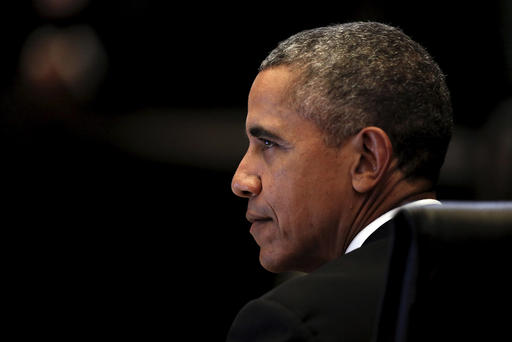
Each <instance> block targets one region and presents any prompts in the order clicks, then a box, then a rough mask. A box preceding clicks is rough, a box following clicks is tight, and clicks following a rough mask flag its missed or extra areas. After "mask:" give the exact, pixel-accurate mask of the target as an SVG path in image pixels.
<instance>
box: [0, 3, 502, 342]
mask: <svg viewBox="0 0 512 342" xmlns="http://www.w3.org/2000/svg"><path fill="white" fill-rule="evenodd" d="M12 3H13V2H10V3H9V4H2V5H1V7H0V15H1V21H0V22H1V32H2V37H1V38H2V40H1V44H2V50H1V51H2V53H1V59H0V61H1V64H0V72H1V75H2V77H1V78H0V87H1V88H0V91H1V94H0V95H1V98H0V100H1V102H0V105H1V110H2V112H1V115H2V116H1V119H0V120H1V121H0V123H1V134H2V135H1V143H2V147H1V150H2V188H3V191H2V197H3V199H4V201H3V202H4V204H3V205H2V211H1V212H2V214H3V217H4V220H3V224H2V226H3V231H4V232H5V235H6V238H5V239H4V241H5V243H6V245H7V246H6V247H8V248H6V249H5V251H6V255H7V258H6V261H7V269H9V270H11V271H12V272H10V273H8V275H6V277H5V281H6V282H7V283H8V284H9V285H11V288H12V291H9V292H8V294H7V295H8V298H9V299H10V300H12V302H13V304H14V305H13V307H12V314H11V315H10V317H11V319H12V323H13V326H14V327H16V329H17V331H18V334H19V335H20V336H23V335H25V334H34V333H35V334H40V335H41V336H43V335H44V336H54V337H59V336H60V337H66V338H67V337H71V336H73V337H79V336H89V337H92V336H94V337H96V336H112V337H114V336H116V337H117V336H123V337H131V336H139V337H146V338H147V337H150V336H162V337H164V338H173V337H175V336H176V335H177V334H180V336H183V335H181V334H186V335H185V336H188V337H187V338H186V339H187V340H194V338H196V337H197V339H199V338H205V337H207V338H208V339H209V340H213V341H215V340H223V339H224V336H225V334H226V332H227V329H228V328H229V325H230V324H231V321H232V319H233V318H234V316H235V314H236V312H237V311H238V310H239V309H240V307H241V306H242V305H243V304H244V303H245V302H247V301H248V300H250V299H251V298H254V297H256V296H258V295H260V294H262V293H264V292H265V291H267V290H268V289H269V288H271V287H272V286H274V284H275V283H276V281H279V279H278V278H277V277H276V276H274V275H272V274H270V273H268V272H266V271H264V270H263V269H262V268H261V267H260V266H259V264H258V260H257V255H258V249H257V246H256V245H255V243H254V242H253V241H252V238H251V237H250V235H249V233H248V228H249V225H248V224H247V222H246V221H245V219H244V214H245V205H246V204H245V201H244V200H241V199H237V198H235V196H233V195H232V194H231V192H230V181H231V176H232V173H233V172H234V170H235V168H236V165H237V163H238V161H239V160H240V158H241V156H242V154H243V152H244V149H245V147H246V142H245V139H244V133H243V129H244V128H243V127H244V119H245V107H246V100H247V94H248V91H249V88H250V85H251V83H252V80H253V78H254V77H255V75H256V74H257V68H258V66H259V63H260V62H261V60H262V59H263V58H264V57H265V56H266V55H267V53H268V52H270V50H271V49H272V48H273V47H275V45H276V44H277V43H278V42H279V41H281V40H283V39H285V38H287V37H288V36H290V35H291V34H293V33H296V32H298V31H300V30H303V29H308V28H313V27H317V26H322V25H328V24H333V23H341V22H347V21H355V20H376V21H381V22H384V23H387V24H391V25H395V26H398V27H400V28H401V29H403V30H404V31H405V32H406V33H407V34H409V35H410V36H411V37H412V38H413V39H415V40H417V41H418V42H420V43H421V44H423V45H424V46H425V47H426V48H427V50H428V51H429V52H430V53H431V54H432V55H433V57H434V59H435V60H437V61H438V63H439V64H440V66H441V68H442V69H443V71H444V72H445V74H447V81H448V85H449V88H450V89H451V92H452V99H453V105H454V113H455V120H456V131H455V135H454V139H453V142H452V145H451V147H450V151H449V154H448V157H447V162H446V165H445V168H444V170H443V173H442V176H441V182H440V189H439V195H440V198H441V199H442V200H511V199H512V192H511V189H512V185H511V181H510V180H509V179H508V175H509V174H510V172H512V168H511V166H510V165H511V163H510V156H511V155H512V154H511V151H512V142H511V138H510V137H511V134H510V131H511V130H512V122H511V119H510V118H511V117H512V110H511V106H512V104H511V100H510V99H511V93H512V92H511V87H512V82H511V79H512V77H511V76H512V32H511V24H510V22H512V8H511V7H512V6H511V5H510V4H509V3H508V1H506V0H503V1H487V2H469V3H468V2H460V3H458V2H457V4H455V3H456V2H447V1H429V2H410V1H397V0H394V1H386V2H381V1H369V0H368V1H358V2H351V3H346V4H345V3H343V2H338V3H337V4H336V5H333V3H319V2H314V3H307V2H306V3H302V4H298V3H293V4H289V5H284V4H281V5H275V4H259V3H247V4H246V3H243V4H242V3H240V4H231V5H222V4H198V3H191V4H188V5H187V4H180V5H176V4H171V3H170V2H164V1H135V0H132V1H71V0H70V1H63V2H61V7H51V6H50V5H51V3H58V2H52V1H34V2H31V1H18V2H16V4H15V5H14V4H12ZM68 4H69V5H70V6H71V7H70V10H69V11H62V6H65V5H68ZM77 32H78V33H77ZM56 37H57V38H56ZM62 37H67V38H62ZM52 39H53V40H52ZM59 39H60V40H59ZM51 41H53V42H55V41H58V42H59V43H48V42H51ZM52 44H53V45H52ZM55 46H57V47H55ZM83 46H87V47H88V48H85V49H84V50H81V48H82V47H83ZM90 51H94V53H91V56H92V57H90V58H89V59H85V62H84V61H82V59H81V57H83V56H89V52H90ZM73 68H78V69H76V70H78V71H76V70H75V69H73ZM80 68H82V69H80ZM73 70H75V71H73ZM84 70H85V71H84ZM6 274H7V273H6ZM11 274H12V275H11Z"/></svg>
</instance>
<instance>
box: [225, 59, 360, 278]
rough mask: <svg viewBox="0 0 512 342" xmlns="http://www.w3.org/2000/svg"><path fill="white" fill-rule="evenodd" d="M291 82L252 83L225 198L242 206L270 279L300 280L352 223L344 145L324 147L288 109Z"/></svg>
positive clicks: (281, 78)
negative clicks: (244, 140)
mask: <svg viewBox="0 0 512 342" xmlns="http://www.w3.org/2000/svg"><path fill="white" fill-rule="evenodd" d="M292 75H293V74H292V73H291V72H290V71H289V70H288V69H287V68H286V67H275V68H270V69H267V70H265V71H263V72H261V73H260V74H259V75H258V76H257V77H256V79H255V81H254V83H253V86H252V88H251V91H250V94H249V102H248V114H247V118H246V133H247V136H248V137H249V148H248V150H247V152H246V154H245V156H244V158H243V159H242V161H241V162H240V165H239V167H238V169H237V171H236V173H235V175H234V177H233V181H232V189H233V192H234V193H235V194H236V195H238V196H240V197H245V198H247V199H248V209H247V214H246V216H247V219H248V220H249V221H250V222H251V223H252V225H251V229H250V233H251V234H252V236H253V237H254V239H255V240H256V242H257V244H258V245H259V246H260V262H261V264H262V266H263V267H264V268H266V269H267V270H269V271H272V272H283V271H291V270H298V271H305V272H308V271H311V270H313V269H315V268H316V267H318V266H319V265H321V264H323V263H325V262H326V261H329V260H332V259H333V258H335V257H336V256H338V255H337V253H339V248H338V246H340V245H343V244H344V243H345V239H346V231H347V230H348V228H347V227H350V224H351V222H350V221H351V220H352V219H351V217H353V215H351V214H350V212H351V210H350V209H351V198H352V189H351V181H350V167H351V165H354V163H355V162H356V161H355V160H354V154H352V153H350V152H351V146H350V143H345V144H344V145H342V146H341V147H336V148H333V147H327V146H326V145H325V143H324V135H323V133H322V132H321V131H320V130H319V129H318V128H317V126H316V125H315V124H314V123H313V122H312V121H310V120H306V119H304V118H303V117H301V116H300V115H299V114H298V113H297V112H296V111H295V110H294V109H293V108H292V107H291V106H290V104H289V101H287V100H288V99H287V96H286V94H287V92H286V90H287V89H288V87H289V83H290V82H291V80H292ZM339 228H342V229H339Z"/></svg>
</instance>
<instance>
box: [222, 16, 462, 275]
mask: <svg viewBox="0 0 512 342" xmlns="http://www.w3.org/2000/svg"><path fill="white" fill-rule="evenodd" d="M451 126H452V119H451V106H450V100H449V94H448V90H447V88H446V85H445V83H444V77H443V75H442V73H441V71H440V70H439V68H438V66H437V65H436V64H435V62H433V61H432V59H431V57H430V56H429V55H428V54H427V53H426V52H425V50H424V49H423V48H421V47H420V46H419V45H418V44H417V43H415V42H413V41H412V40H410V38H408V37H407V36H406V35H404V34H403V33H402V32H401V31H399V30H397V29H395V28H391V27H389V26H386V25H382V24H378V23H350V24H344V25H337V26H330V27H324V28H319V29H314V30H308V31H304V32H301V33H298V34H297V35H294V36H292V37H290V38H289V39H287V40H285V41H284V42H281V43H280V44H279V46H278V47H277V48H276V49H275V50H274V51H272V52H271V53H270V55H269V56H268V57H267V58H266V59H265V60H264V61H263V63H262V65H261V68H260V73H259V74H258V76H257V77H256V79H255V81H254V84H253V86H252V88H251V92H250V94H249V103H248V115H247V121H246V130H247V135H248V137H249V141H250V145H249V149H248V151H247V153H246V155H245V157H244V159H243V160H242V161H241V163H240V166H239V168H238V170H237V172H236V173H235V176H234V178H233V183H232V188H233V191H234V192H235V194H237V195H239V196H242V197H247V198H248V199H249V205H248V212H247V217H248V219H249V221H251V222H253V225H252V227H251V233H252V234H253V236H254V238H255V239H256V242H257V243H258V244H259V245H260V247H261V251H260V261H261V263H262V265H263V266H264V267H265V268H267V269H269V270H271V271H275V272H279V271H285V270H304V271H309V270H312V269H314V268H316V267H318V266H319V265H321V264H322V263H325V262H326V261H329V260H332V259H334V258H335V257H337V256H339V255H340V254H341V253H342V252H343V248H346V246H347V244H348V243H349V242H350V240H351V239H352V238H353V237H354V236H355V234H356V233H357V232H358V231H359V230H360V228H361V223H362V222H363V221H365V219H363V218H361V216H364V215H363V214H367V215H369V216H371V213H372V212H373V213H375V212H376V211H378V209H377V208H378V207H379V205H381V206H382V207H385V206H384V205H383V203H385V202H386V201H385V200H382V199H381V198H380V197H381V196H384V195H385V193H386V191H388V190H389V189H391V185H390V184H393V188H394V189H396V190H394V193H393V194H392V195H390V196H387V197H388V198H395V200H396V201H400V200H401V199H402V200H403V199H405V197H407V196H412V195H414V188H415V186H412V185H411V186H405V187H404V186H398V183H400V182H402V181H403V182H402V183H404V182H407V183H408V184H416V183H415V182H416V181H417V180H420V183H418V184H422V186H421V189H420V188H419V187H417V189H416V190H418V191H419V190H421V191H426V190H429V189H431V188H432V187H433V185H434V184H435V182H436V180H437V177H438V173H439V169H440V167H441V165H442V162H443V160H444V156H445V153H446V149H447V145H448V142H449V139H450V135H451ZM395 183H396V184H395ZM425 184H428V185H427V187H428V188H429V189H426V188H425ZM399 189H404V190H403V191H400V190H399ZM405 189H407V190H405ZM401 197H402V198H401ZM394 204H396V203H394ZM388 205H390V204H388ZM371 208H373V209H371ZM366 219H367V218H366Z"/></svg>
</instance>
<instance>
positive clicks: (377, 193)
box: [342, 170, 436, 251]
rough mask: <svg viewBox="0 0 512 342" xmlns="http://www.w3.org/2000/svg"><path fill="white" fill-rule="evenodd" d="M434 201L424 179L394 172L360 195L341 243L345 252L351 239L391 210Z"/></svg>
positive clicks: (428, 182)
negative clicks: (356, 207) (356, 210)
mask: <svg viewBox="0 0 512 342" xmlns="http://www.w3.org/2000/svg"><path fill="white" fill-rule="evenodd" d="M427 198H430V199H435V198H436V194H435V192H434V191H433V190H432V183H431V182H430V181H427V180H424V179H418V180H411V179H408V178H407V177H405V176H404V174H403V173H402V172H401V171H398V170H396V171H395V172H393V173H392V174H391V175H390V176H389V177H388V178H387V179H386V180H385V181H383V182H380V183H379V185H378V186H376V187H375V188H374V189H373V190H372V191H370V192H369V193H367V194H361V196H360V205H359V210H358V212H357V213H356V215H355V217H354V220H353V222H352V225H351V227H350V230H349V232H348V234H347V235H345V239H344V242H343V245H342V246H343V247H342V251H345V250H346V248H347V247H348V245H349V244H350V242H351V241H352V239H353V238H354V237H355V236H356V235H357V234H358V233H359V232H360V231H361V230H362V229H363V228H364V227H366V226H367V225H368V224H370V223H371V222H372V221H374V220H375V219H377V218H378V217H379V216H381V215H383V214H384V213H386V212H388V211H389V210H391V209H394V208H397V207H399V206H402V205H404V204H407V203H410V202H414V201H417V200H421V199H427Z"/></svg>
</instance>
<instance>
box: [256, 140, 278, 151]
mask: <svg viewBox="0 0 512 342" xmlns="http://www.w3.org/2000/svg"><path fill="white" fill-rule="evenodd" d="M258 140H259V141H260V142H261V144H262V145H263V148H264V149H269V148H272V147H275V146H278V145H279V144H278V143H276V142H275V141H273V140H271V139H267V138H258ZM266 142H269V143H270V144H269V145H270V146H269V145H267V144H266Z"/></svg>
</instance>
